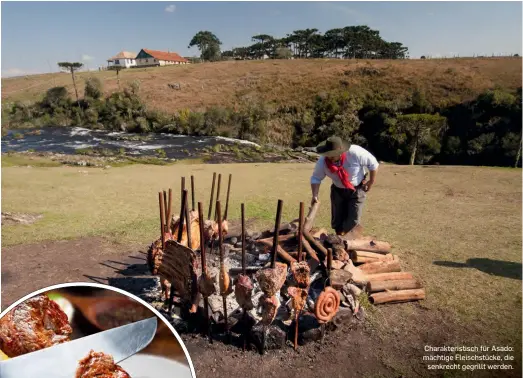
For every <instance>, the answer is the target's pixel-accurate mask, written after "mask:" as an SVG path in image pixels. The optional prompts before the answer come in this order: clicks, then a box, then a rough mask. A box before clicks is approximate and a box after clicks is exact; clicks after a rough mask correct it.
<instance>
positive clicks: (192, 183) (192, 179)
mask: <svg viewBox="0 0 523 378" xmlns="http://www.w3.org/2000/svg"><path fill="white" fill-rule="evenodd" d="M191 197H192V211H194V210H195V201H196V200H195V198H194V176H193V175H191Z"/></svg>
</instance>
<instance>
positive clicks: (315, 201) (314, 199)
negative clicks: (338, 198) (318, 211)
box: [311, 197, 320, 206]
mask: <svg viewBox="0 0 523 378" xmlns="http://www.w3.org/2000/svg"><path fill="white" fill-rule="evenodd" d="M317 202H320V200H319V199H318V197H312V200H311V206H312V205H314V204H315V203H317Z"/></svg>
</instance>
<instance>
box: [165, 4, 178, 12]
mask: <svg viewBox="0 0 523 378" xmlns="http://www.w3.org/2000/svg"><path fill="white" fill-rule="evenodd" d="M175 10H176V5H174V4H171V5H168V6H166V7H165V11H166V12H168V13H174V11H175Z"/></svg>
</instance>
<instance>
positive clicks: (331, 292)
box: [314, 286, 340, 323]
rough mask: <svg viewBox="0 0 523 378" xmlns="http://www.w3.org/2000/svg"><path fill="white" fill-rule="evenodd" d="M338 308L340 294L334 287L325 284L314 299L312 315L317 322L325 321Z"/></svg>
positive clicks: (327, 320)
mask: <svg viewBox="0 0 523 378" xmlns="http://www.w3.org/2000/svg"><path fill="white" fill-rule="evenodd" d="M339 308H340V294H339V293H338V291H337V290H336V289H333V288H332V287H330V286H327V287H326V288H325V290H323V291H322V292H321V294H320V296H319V297H318V299H317V300H316V304H315V307H314V315H315V316H316V319H318V322H320V323H327V322H329V321H330V320H331V319H332V318H333V317H334V315H336V313H337V312H338V309H339Z"/></svg>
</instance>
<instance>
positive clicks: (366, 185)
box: [362, 180, 374, 193]
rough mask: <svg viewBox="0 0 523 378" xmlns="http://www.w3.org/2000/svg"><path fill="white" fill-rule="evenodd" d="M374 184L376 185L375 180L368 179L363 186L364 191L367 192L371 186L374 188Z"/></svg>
mask: <svg viewBox="0 0 523 378" xmlns="http://www.w3.org/2000/svg"><path fill="white" fill-rule="evenodd" d="M372 185H374V181H373V180H369V181H366V182H364V183H363V185H362V187H363V191H364V192H365V193H367V192H368V191H369V190H370V188H372Z"/></svg>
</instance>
